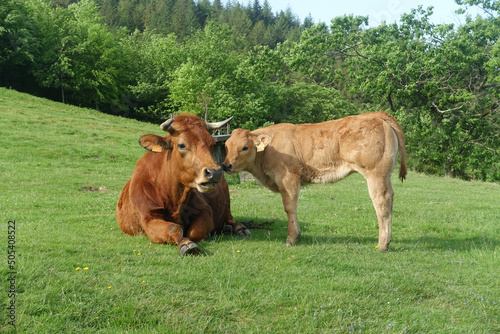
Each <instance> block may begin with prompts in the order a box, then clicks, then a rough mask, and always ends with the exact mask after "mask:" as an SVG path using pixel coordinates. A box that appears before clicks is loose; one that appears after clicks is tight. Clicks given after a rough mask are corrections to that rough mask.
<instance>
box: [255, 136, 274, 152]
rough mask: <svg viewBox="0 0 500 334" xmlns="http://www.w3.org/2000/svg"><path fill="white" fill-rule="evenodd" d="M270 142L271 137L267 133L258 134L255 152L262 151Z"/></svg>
mask: <svg viewBox="0 0 500 334" xmlns="http://www.w3.org/2000/svg"><path fill="white" fill-rule="evenodd" d="M270 142H271V137H269V136H267V135H260V136H259V137H257V144H255V146H256V147H257V152H262V151H264V150H265V149H266V147H267V145H269V143H270Z"/></svg>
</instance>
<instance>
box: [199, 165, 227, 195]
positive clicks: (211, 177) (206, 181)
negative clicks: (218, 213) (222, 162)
mask: <svg viewBox="0 0 500 334" xmlns="http://www.w3.org/2000/svg"><path fill="white" fill-rule="evenodd" d="M202 173H203V182H200V183H198V184H197V185H196V188H198V191H199V192H201V193H209V192H212V191H214V189H215V184H216V183H218V182H220V180H221V179H222V169H220V168H203V170H202Z"/></svg>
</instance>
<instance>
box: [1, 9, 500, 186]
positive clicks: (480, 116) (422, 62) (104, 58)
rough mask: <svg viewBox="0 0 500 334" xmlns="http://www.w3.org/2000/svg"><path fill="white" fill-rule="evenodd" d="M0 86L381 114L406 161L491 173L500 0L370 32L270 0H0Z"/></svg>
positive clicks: (187, 104) (256, 116)
mask: <svg viewBox="0 0 500 334" xmlns="http://www.w3.org/2000/svg"><path fill="white" fill-rule="evenodd" d="M0 2H1V6H0V84H1V85H2V86H5V87H12V88H14V89H17V90H20V91H25V92H28V93H31V94H35V95H39V96H44V97H48V98H51V99H54V100H59V101H62V102H64V103H71V104H75V105H80V106H85V107H91V108H95V109H99V110H101V111H103V112H107V113H112V114H116V115H121V116H125V117H134V118H138V119H144V120H150V121H155V122H158V121H160V120H162V119H163V118H165V117H167V116H168V115H170V114H172V113H175V112H179V111H189V112H192V113H196V114H198V115H200V116H201V117H202V118H205V117H206V118H208V119H209V120H218V119H222V118H225V117H229V116H235V119H234V121H233V123H234V124H233V126H238V127H245V128H249V129H254V128H257V127H261V126H265V125H268V124H273V123H280V122H292V123H304V122H321V121H325V120H329V119H334V118H339V117H343V116H347V115H351V114H357V113H361V112H367V111H374V110H386V111H388V112H390V113H391V114H392V115H394V116H395V117H396V118H397V119H398V121H399V122H400V123H401V125H402V127H403V129H404V130H405V134H406V137H407V151H408V153H409V155H410V166H411V167H412V168H413V169H415V170H418V171H425V172H430V173H437V174H447V175H451V176H455V177H461V178H464V179H479V180H488V181H497V182H498V181H500V159H499V147H500V145H499V144H500V122H499V121H500V119H499V107H500V106H499V99H500V42H499V41H498V37H499V36H500V18H499V16H498V13H499V11H500V3H498V2H497V1H490V0H456V2H457V3H458V4H459V5H461V8H462V11H464V12H465V11H466V10H467V8H468V7H470V6H478V7H480V8H482V9H483V12H484V14H483V15H481V16H477V17H470V16H468V17H467V19H466V20H465V22H464V23H462V24H460V25H458V26H454V25H451V24H433V23H431V21H430V17H431V15H432V8H427V9H424V8H422V7H419V8H416V9H414V10H412V11H411V12H410V13H407V14H404V15H402V16H401V18H400V20H399V22H397V23H392V24H387V23H382V24H381V25H379V26H377V27H373V28H368V18H367V17H360V16H352V15H346V16H342V17H336V18H333V19H332V20H331V22H330V23H328V24H327V23H318V24H315V23H314V22H313V20H312V18H310V17H309V18H307V19H306V20H305V21H304V22H300V21H299V20H298V19H297V18H296V16H295V15H294V14H293V13H292V12H291V10H287V11H285V12H283V11H282V12H279V13H273V12H272V9H271V7H270V6H269V3H268V2H267V0H266V1H264V3H263V4H262V5H261V4H260V2H259V0H254V1H253V2H252V3H249V4H248V5H247V6H242V5H240V4H239V3H233V2H229V3H228V4H226V5H223V4H222V3H221V2H220V0H214V1H212V2H211V1H209V0H200V1H197V2H195V1H193V0H161V1H160V0H98V1H91V0H82V1H71V0H52V1H51V2H50V1H44V0H0Z"/></svg>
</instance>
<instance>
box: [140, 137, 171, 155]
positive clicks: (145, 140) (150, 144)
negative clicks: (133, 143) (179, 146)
mask: <svg viewBox="0 0 500 334" xmlns="http://www.w3.org/2000/svg"><path fill="white" fill-rule="evenodd" d="M139 145H141V146H142V147H144V148H145V149H146V150H148V151H151V152H157V153H159V152H163V151H165V150H170V149H171V148H172V144H171V143H170V140H168V139H167V137H160V136H157V135H144V136H142V137H141V138H139Z"/></svg>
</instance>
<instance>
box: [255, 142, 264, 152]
mask: <svg viewBox="0 0 500 334" xmlns="http://www.w3.org/2000/svg"><path fill="white" fill-rule="evenodd" d="M265 148H266V144H264V143H263V142H260V144H259V145H257V152H262V151H264V149H265Z"/></svg>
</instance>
